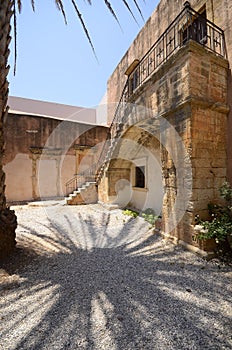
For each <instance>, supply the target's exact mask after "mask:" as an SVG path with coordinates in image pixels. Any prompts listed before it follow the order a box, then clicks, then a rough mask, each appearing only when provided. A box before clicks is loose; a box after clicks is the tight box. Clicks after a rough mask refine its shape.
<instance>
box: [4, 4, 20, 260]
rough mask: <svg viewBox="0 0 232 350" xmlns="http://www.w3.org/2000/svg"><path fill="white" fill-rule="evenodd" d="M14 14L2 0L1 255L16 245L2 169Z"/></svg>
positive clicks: (11, 8) (9, 5) (13, 217)
mask: <svg viewBox="0 0 232 350" xmlns="http://www.w3.org/2000/svg"><path fill="white" fill-rule="evenodd" d="M12 14H13V1H12V0H4V1H1V2H0V257H1V256H2V255H3V254H4V255H7V254H8V253H9V252H10V251H11V250H12V249H13V248H14V246H15V229H16V227H17V220H16V216H15V214H14V211H12V210H9V209H8V208H7V207H6V197H5V173H4V171H3V169H2V158H3V154H4V143H5V142H4V123H5V121H6V117H7V113H8V107H7V100H8V93H9V88H8V87H9V83H8V81H7V75H8V72H9V66H8V57H9V53H10V50H9V44H10V40H11V37H10V30H11V26H10V20H11V17H12Z"/></svg>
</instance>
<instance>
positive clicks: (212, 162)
mask: <svg viewBox="0 0 232 350" xmlns="http://www.w3.org/2000/svg"><path fill="white" fill-rule="evenodd" d="M231 23H232V2H231V1H228V0H192V1H191V2H187V1H185V0H175V1H169V0H161V1H160V3H159V5H158V6H157V8H156V10H155V11H154V13H153V14H152V16H151V17H150V19H149V20H148V21H147V23H146V24H145V26H144V27H143V29H142V30H141V31H140V33H139V34H138V36H137V37H136V39H135V40H134V42H133V43H132V45H131V46H130V48H129V49H128V51H127V52H126V54H125V55H124V56H123V58H122V59H121V61H120V62H119V64H118V65H117V67H116V69H115V71H114V72H113V74H112V75H111V77H110V78H109V80H108V106H109V109H108V123H109V125H111V126H110V133H111V140H110V141H108V143H106V145H105V147H104V148H103V151H102V154H101V157H100V160H99V171H98V178H97V181H98V195H99V200H100V201H102V202H107V203H119V204H121V205H129V206H131V207H134V208H137V209H140V210H144V209H146V208H153V209H154V210H155V211H156V213H157V214H159V213H161V214H162V232H163V234H164V235H166V236H168V237H172V238H173V239H174V240H175V241H183V242H185V243H186V244H191V245H195V244H196V243H195V242H193V240H192V235H193V225H194V218H195V215H196V214H199V215H200V216H201V217H203V218H204V217H206V215H207V204H208V203H209V202H210V201H217V200H219V192H218V188H219V187H220V186H221V185H222V183H223V182H224V180H225V179H226V178H227V179H228V180H229V181H230V182H232V142H231V141H230V135H231V132H232V108H231V107H232V94H231V91H232V85H231V84H232V80H231V71H230V65H231V62H232V26H231Z"/></svg>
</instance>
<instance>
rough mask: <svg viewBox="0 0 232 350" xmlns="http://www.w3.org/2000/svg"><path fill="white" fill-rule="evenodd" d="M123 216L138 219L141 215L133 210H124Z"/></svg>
mask: <svg viewBox="0 0 232 350" xmlns="http://www.w3.org/2000/svg"><path fill="white" fill-rule="evenodd" d="M123 214H124V215H128V216H132V217H133V218H137V216H138V215H139V213H138V212H137V211H135V210H132V209H124V210H123Z"/></svg>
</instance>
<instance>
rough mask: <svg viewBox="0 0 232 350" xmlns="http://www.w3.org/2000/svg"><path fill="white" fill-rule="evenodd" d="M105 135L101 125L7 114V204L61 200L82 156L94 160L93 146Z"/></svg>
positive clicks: (103, 138) (5, 159)
mask: <svg viewBox="0 0 232 350" xmlns="http://www.w3.org/2000/svg"><path fill="white" fill-rule="evenodd" d="M106 134H107V128H105V127H103V126H95V125H89V124H83V123H79V122H78V123H77V122H72V121H62V120H58V119H53V118H46V117H39V116H33V115H23V114H12V113H10V114H9V116H8V119H7V122H6V127H5V139H6V149H5V155H4V158H3V165H4V170H5V172H6V181H5V184H6V198H7V202H8V203H11V202H18V201H19V202H21V201H31V200H39V199H46V198H53V197H64V196H65V195H66V186H65V184H66V182H67V181H68V180H70V179H71V178H72V177H73V176H74V175H75V174H77V173H78V172H80V167H81V165H80V164H81V161H82V160H83V157H84V156H85V161H87V162H89V164H92V163H94V162H95V161H96V159H97V158H98V153H97V151H96V152H95V145H97V144H99V143H100V144H101V143H102V142H103V141H104V140H105V138H106ZM90 151H91V152H90ZM3 199H4V198H3Z"/></svg>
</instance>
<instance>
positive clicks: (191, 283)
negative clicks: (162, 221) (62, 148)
mask: <svg viewBox="0 0 232 350" xmlns="http://www.w3.org/2000/svg"><path fill="white" fill-rule="evenodd" d="M14 209H15V211H16V214H17V216H18V228H17V237H18V238H17V239H18V246H17V249H16V252H15V255H14V259H11V260H10V261H8V262H7V261H5V262H4V263H2V265H1V266H0V267H1V269H0V349H4V350H8V349H10V350H13V349H18V350H21V349H27V350H28V349H30V350H31V349H39V350H41V349H47V350H53V349H60V350H61V349H62V350H63V349H98V350H102V349H110V350H127V349H128V350H129V349H130V350H132V349H133V350H134V349H139V350H141V349H152V350H154V349H157V350H163V349H165V350H171V349H172V350H173V349H177V350H180V349H184V350H188V349H191V350H194V349H199V350H204V349H209V350H217V349H218V350H222V349H232V339H231V334H232V328H231V318H232V305H231V279H232V272H231V267H229V266H224V265H219V264H218V263H217V262H216V261H211V262H207V261H205V260H202V259H201V258H199V257H197V256H195V255H193V254H192V253H190V252H188V251H185V250H183V248H181V247H178V246H174V245H173V244H171V243H169V242H166V241H164V240H162V239H161V238H160V237H159V235H157V234H152V232H151V230H150V231H149V224H148V223H146V222H144V220H143V219H142V218H136V219H134V218H131V217H128V216H124V215H123V214H122V211H120V210H113V211H107V210H106V209H101V207H100V206H99V205H88V206H71V207H70V206H69V207H67V206H63V205H62V204H57V205H50V206H47V207H46V206H45V207H29V206H18V207H14Z"/></svg>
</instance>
